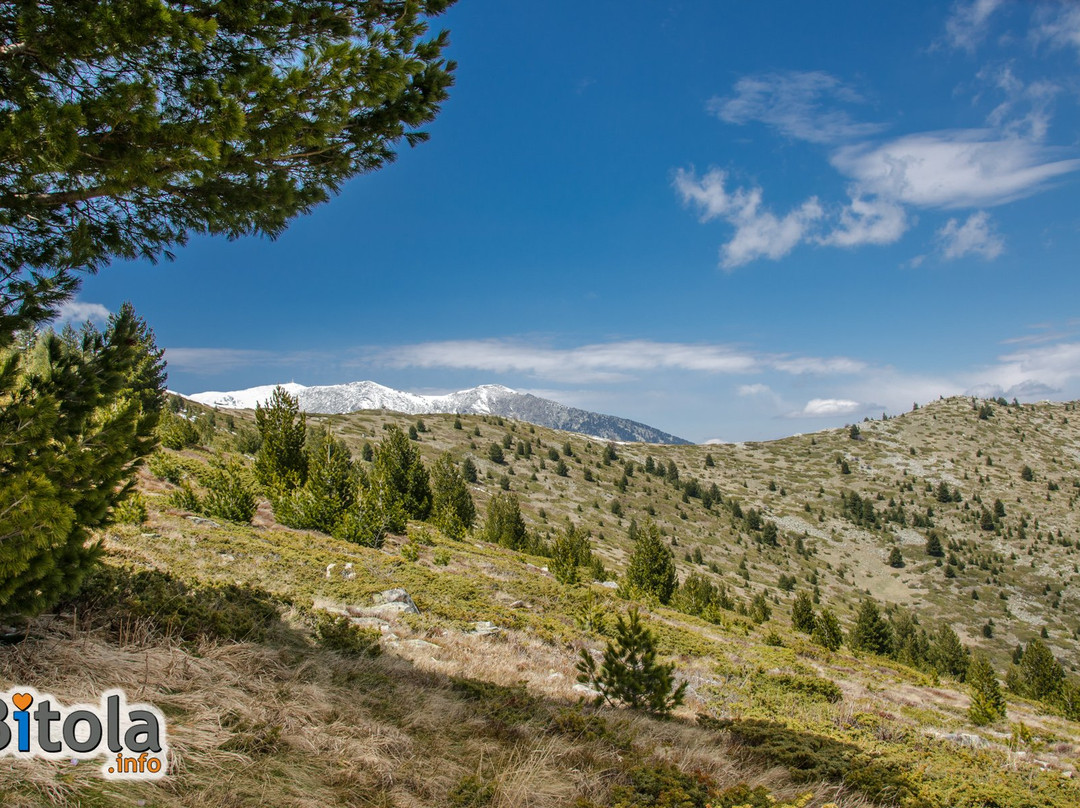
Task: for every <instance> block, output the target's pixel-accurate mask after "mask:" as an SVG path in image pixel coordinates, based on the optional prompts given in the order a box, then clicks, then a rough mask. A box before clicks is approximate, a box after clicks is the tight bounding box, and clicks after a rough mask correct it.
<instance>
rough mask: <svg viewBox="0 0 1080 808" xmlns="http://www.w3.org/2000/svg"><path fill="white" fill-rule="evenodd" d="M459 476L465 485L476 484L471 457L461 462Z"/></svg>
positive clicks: (474, 466) (474, 468)
mask: <svg viewBox="0 0 1080 808" xmlns="http://www.w3.org/2000/svg"><path fill="white" fill-rule="evenodd" d="M461 476H462V477H464V478H465V482H467V483H475V482H476V480H477V477H476V464H475V463H474V462H473V461H472V458H471V457H466V458H465V459H464V460H462V461H461Z"/></svg>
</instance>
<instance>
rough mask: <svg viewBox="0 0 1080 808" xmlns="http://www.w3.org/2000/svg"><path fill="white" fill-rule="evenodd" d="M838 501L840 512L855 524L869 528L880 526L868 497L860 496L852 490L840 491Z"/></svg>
mask: <svg viewBox="0 0 1080 808" xmlns="http://www.w3.org/2000/svg"><path fill="white" fill-rule="evenodd" d="M840 502H841V508H842V511H841V513H842V514H843V515H844V516H845V517H847V518H848V519H850V520H851V521H852V522H854V523H855V524H857V525H861V526H862V527H869V528H874V527H880V526H881V522H880V519H879V518H878V514H877V512H876V511H875V510H874V503H873V502H872V501H871V500H870V498H869V497H866V498H863V497H860V496H859V495H858V494H856V493H855V492H854V491H852V492H850V493H848V492H842V493H841V494H840Z"/></svg>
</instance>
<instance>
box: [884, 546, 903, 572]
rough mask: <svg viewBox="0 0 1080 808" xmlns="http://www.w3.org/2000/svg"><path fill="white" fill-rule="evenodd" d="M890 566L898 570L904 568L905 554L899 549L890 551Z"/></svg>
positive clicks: (894, 548) (895, 548)
mask: <svg viewBox="0 0 1080 808" xmlns="http://www.w3.org/2000/svg"><path fill="white" fill-rule="evenodd" d="M888 563H889V566H890V567H896V568H897V569H899V568H901V567H903V566H904V554H903V553H901V552H900V548H899V547H893V548H892V549H891V550H890V551H889V562H888Z"/></svg>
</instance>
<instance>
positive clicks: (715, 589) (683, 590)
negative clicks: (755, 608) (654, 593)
mask: <svg viewBox="0 0 1080 808" xmlns="http://www.w3.org/2000/svg"><path fill="white" fill-rule="evenodd" d="M671 605H672V607H673V608H675V609H678V610H679V611H680V612H683V613H684V614H692V615H694V616H696V617H703V618H705V619H706V620H709V621H712V622H716V621H717V620H718V619H719V615H718V613H717V610H719V609H727V610H728V611H731V610H732V609H734V608H735V602H734V601H733V600H732V598H731V595H730V594H729V593H728V590H727V587H726V586H724V585H723V584H721V585H720V586H717V585H716V584H714V583H713V582H712V581H711V580H709V578H708V577H707V576H705V575H701V574H700V573H696V572H693V573H690V575H687V576H686V580H684V581H683V582H682V584H681V585H680V586H679V589H678V591H676V593H675V596H674V597H673V598H672V599H671Z"/></svg>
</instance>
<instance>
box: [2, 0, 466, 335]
mask: <svg viewBox="0 0 1080 808" xmlns="http://www.w3.org/2000/svg"><path fill="white" fill-rule="evenodd" d="M451 2H452V0H427V1H426V2H418V3H410V4H404V5H402V4H385V3H368V2H359V0H346V1H345V2H340V3H326V2H321V0H298V2H295V3H281V2H277V0H251V2H246V3H243V4H242V6H237V5H236V4H233V3H210V4H199V5H196V6H192V5H190V4H184V3H178V2H171V0H162V2H155V3H150V4H148V3H145V2H134V1H133V0H128V1H120V0H117V2H109V3H100V2H94V1H93V0H65V2H63V3H46V4H41V3H34V2H17V3H8V4H5V5H3V6H2V7H0V27H2V28H3V31H4V40H5V43H6V44H5V46H4V54H3V60H2V63H0V84H2V86H3V88H4V90H3V102H2V108H3V113H4V116H5V128H4V137H3V138H0V165H2V167H3V170H2V174H3V177H4V180H3V184H2V186H0V264H2V265H3V266H4V267H5V272H4V275H3V278H4V283H3V289H2V292H0V312H4V315H3V316H0V331H5V332H6V331H8V329H9V324H8V322H5V321H4V320H6V319H7V312H9V311H17V312H19V316H20V317H21V316H25V315H30V316H31V317H32V318H33V320H34V321H36V322H40V321H41V320H43V319H45V318H44V317H42V316H41V309H42V308H43V307H49V306H50V305H55V304H56V303H57V302H59V300H58V298H59V299H63V298H64V297H67V296H70V295H71V294H72V293H73V292H74V290H75V288H76V286H77V281H76V280H75V278H74V277H73V274H72V273H73V272H75V271H82V270H90V271H96V270H97V269H99V268H101V267H102V266H104V265H105V264H107V263H108V261H109V260H110V259H111V258H112V257H123V258H137V257H148V258H154V257H156V256H158V255H161V254H162V253H165V254H166V255H168V249H169V248H170V247H171V246H173V245H176V244H183V243H185V242H186V241H187V239H188V237H189V235H190V234H192V233H200V234H201V233H208V234H223V235H227V236H229V237H233V238H234V237H238V236H241V235H245V234H250V233H261V234H266V235H269V236H271V237H273V236H276V235H278V234H280V233H281V232H282V231H283V230H284V228H285V227H286V225H287V223H288V221H289V220H290V219H291V218H293V217H294V216H296V215H298V214H302V213H307V212H308V211H310V210H311V209H312V208H313V207H314V206H316V205H318V204H319V203H321V202H324V201H326V200H327V199H328V198H329V196H330V195H331V194H332V193H335V192H336V191H337V190H338V189H339V188H340V187H341V186H342V184H343V183H344V182H345V181H346V180H348V179H349V178H350V177H352V176H355V175H357V174H361V173H364V172H367V171H372V170H375V169H377V168H379V167H381V166H382V165H384V164H386V163H387V162H389V161H391V160H393V159H394V156H395V151H394V147H395V145H396V144H398V143H399V142H400V141H401V140H402V139H403V138H404V140H405V141H406V142H407V143H409V144H410V145H413V144H416V143H418V142H420V141H422V140H423V139H425V137H426V135H425V133H423V132H419V131H416V127H418V126H420V125H422V124H424V123H426V122H428V121H430V120H432V119H433V118H434V116H435V115H436V113H437V112H438V109H439V105H440V103H441V102H442V101H443V100H444V99H445V98H446V97H447V91H448V88H449V86H450V84H451V83H452V71H453V68H454V66H453V63H449V62H446V61H444V60H443V59H442V51H443V48H444V47H445V46H446V44H447V36H446V34H445V32H444V33H441V34H439V35H438V36H435V37H430V38H428V37H427V36H426V34H427V25H426V20H425V19H424V17H423V15H434V14H438V13H440V12H442V11H443V10H444V9H445V8H446V7H448V6H449V5H450V4H451ZM20 327H23V326H20V325H15V326H12V327H11V328H12V330H14V329H16V328H20Z"/></svg>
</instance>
